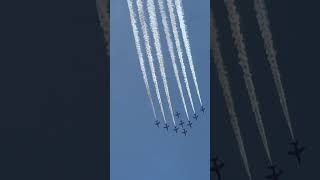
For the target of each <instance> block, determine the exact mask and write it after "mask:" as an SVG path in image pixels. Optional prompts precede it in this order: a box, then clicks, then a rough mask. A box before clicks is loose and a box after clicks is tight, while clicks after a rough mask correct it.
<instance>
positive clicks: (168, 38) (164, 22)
mask: <svg viewBox="0 0 320 180" xmlns="http://www.w3.org/2000/svg"><path fill="white" fill-rule="evenodd" d="M158 5H159V9H160V15H161V19H162V25H163V28H164V32H165V35H166V41H167V45H168V48H169V54H170V58H171V61H172V66H173V71H174V75H175V78H176V80H177V83H178V89H179V93H180V97H181V100H182V103H183V107H184V110H185V113H186V115H187V119H188V120H189V114H188V109H187V106H186V101H185V99H184V95H183V91H182V86H181V81H180V77H179V71H178V68H177V64H176V57H175V54H174V49H173V42H172V39H171V34H170V29H169V25H168V21H167V15H166V12H165V10H164V5H163V0H158Z"/></svg>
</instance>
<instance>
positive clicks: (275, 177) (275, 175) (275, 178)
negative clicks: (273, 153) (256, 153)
mask: <svg viewBox="0 0 320 180" xmlns="http://www.w3.org/2000/svg"><path fill="white" fill-rule="evenodd" d="M268 169H271V171H272V174H270V175H268V176H266V178H267V179H272V180H278V179H279V176H280V175H281V174H282V173H283V171H282V170H281V169H279V171H278V172H277V170H276V169H277V166H276V165H271V166H268Z"/></svg>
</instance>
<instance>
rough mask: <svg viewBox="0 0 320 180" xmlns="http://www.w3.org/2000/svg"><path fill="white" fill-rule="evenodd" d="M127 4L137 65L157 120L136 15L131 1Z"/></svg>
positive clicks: (128, 0)
mask: <svg viewBox="0 0 320 180" xmlns="http://www.w3.org/2000/svg"><path fill="white" fill-rule="evenodd" d="M127 3H128V7H129V13H130V19H131V26H132V32H133V36H134V40H135V44H136V49H137V54H138V58H139V63H140V69H141V72H142V76H143V80H144V84H145V86H146V89H147V95H148V98H149V100H150V104H151V107H152V111H153V115H154V118H155V119H157V116H156V111H155V109H154V105H153V100H152V96H151V93H150V86H149V83H148V77H147V73H146V68H145V66H144V59H143V55H142V51H141V45H140V37H139V31H138V28H137V25H136V24H137V21H136V14H135V13H134V11H133V6H132V1H131V0H127Z"/></svg>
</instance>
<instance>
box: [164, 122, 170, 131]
mask: <svg viewBox="0 0 320 180" xmlns="http://www.w3.org/2000/svg"><path fill="white" fill-rule="evenodd" d="M163 128H165V129H167V131H168V128H169V125H168V124H167V123H166V125H165V126H164V127H163Z"/></svg>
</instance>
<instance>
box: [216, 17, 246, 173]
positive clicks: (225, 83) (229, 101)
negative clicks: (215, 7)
mask: <svg viewBox="0 0 320 180" xmlns="http://www.w3.org/2000/svg"><path fill="white" fill-rule="evenodd" d="M211 21H212V22H211V47H212V49H211V51H212V54H213V57H214V63H215V65H216V67H217V70H218V77H219V80H220V84H221V86H222V90H223V95H224V98H225V101H226V105H227V109H228V112H229V115H230V122H231V125H232V128H233V132H234V134H235V136H236V139H237V142H238V146H239V149H240V154H241V156H242V160H243V163H244V166H245V169H246V172H247V175H248V176H249V179H252V178H251V172H250V168H249V163H248V158H247V155H246V151H245V148H244V144H243V140H242V137H241V131H240V127H239V124H238V117H237V114H236V112H235V109H234V103H233V98H232V93H231V88H230V85H229V80H228V77H227V72H226V71H225V69H224V64H223V58H222V55H221V51H220V45H219V41H218V33H217V29H216V24H215V19H214V15H213V12H211Z"/></svg>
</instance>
